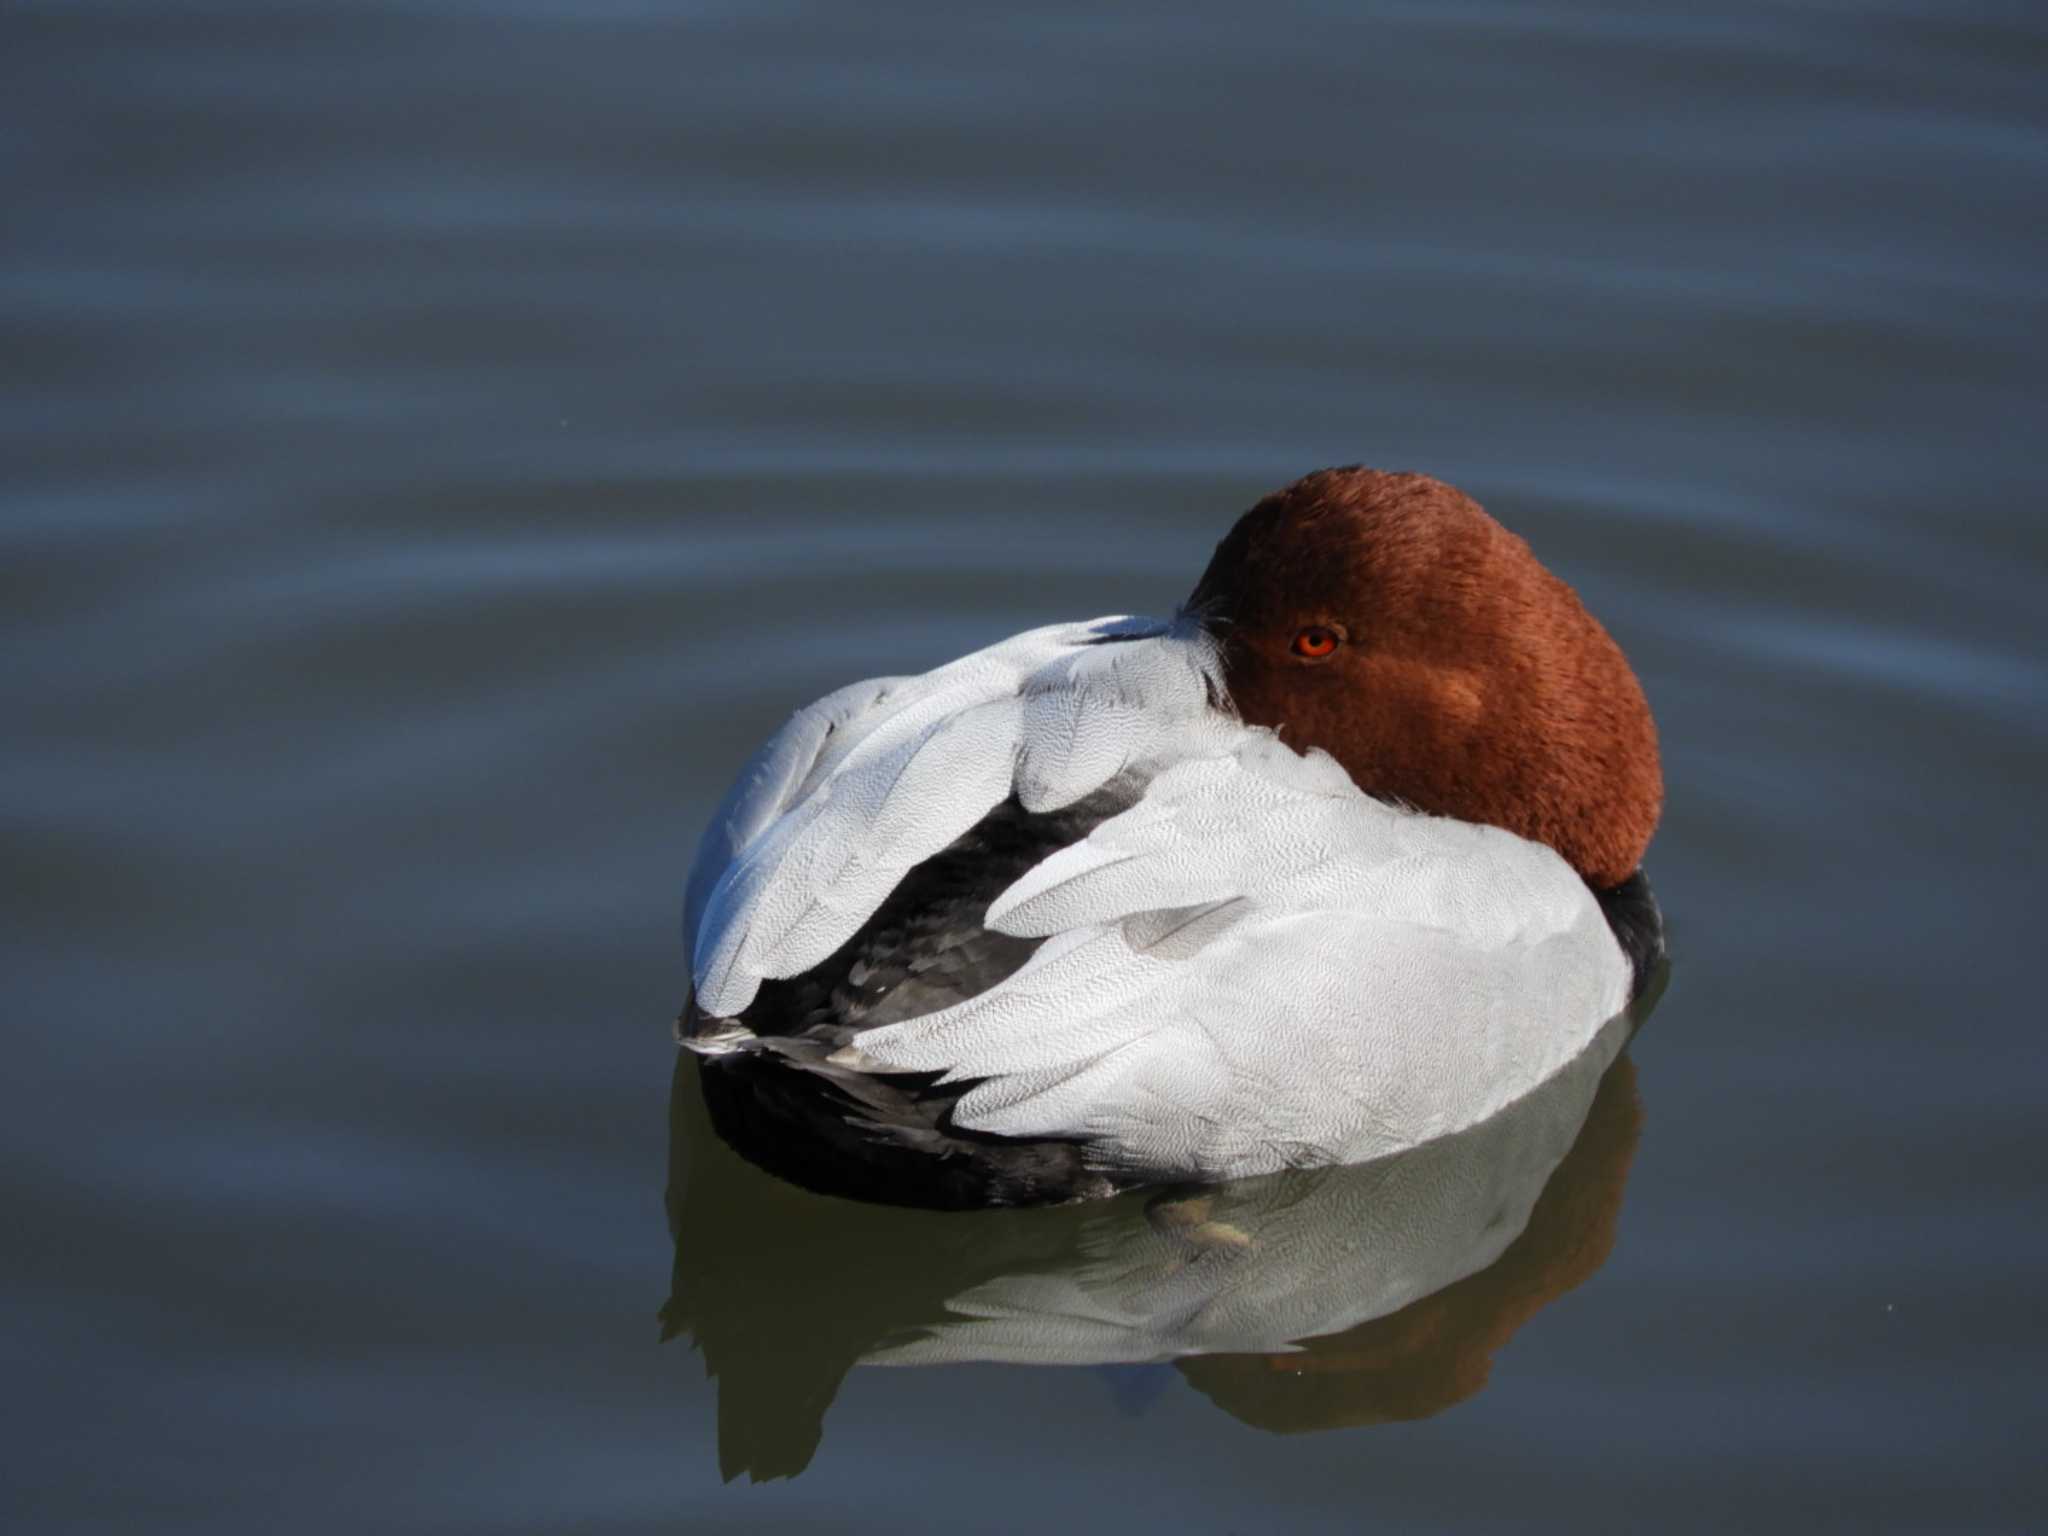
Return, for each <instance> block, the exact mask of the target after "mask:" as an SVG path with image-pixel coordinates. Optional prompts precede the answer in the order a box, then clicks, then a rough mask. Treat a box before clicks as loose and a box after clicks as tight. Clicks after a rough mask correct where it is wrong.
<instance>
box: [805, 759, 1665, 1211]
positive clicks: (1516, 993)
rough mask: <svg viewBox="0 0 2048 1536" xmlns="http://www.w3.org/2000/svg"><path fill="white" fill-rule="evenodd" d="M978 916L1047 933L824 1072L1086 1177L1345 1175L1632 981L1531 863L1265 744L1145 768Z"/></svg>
mask: <svg viewBox="0 0 2048 1536" xmlns="http://www.w3.org/2000/svg"><path fill="white" fill-rule="evenodd" d="M989 924H990V926H991V927H993V928H996V929H998V930H1000V931H1003V932H1006V933H1011V934H1015V935H1018V936H1021V937H1039V938H1043V939H1044V940H1045V942H1044V944H1043V945H1042V946H1041V947H1040V948H1039V950H1038V951H1037V953H1036V954H1035V955H1034V956H1033V957H1032V959H1031V960H1030V961H1029V963H1027V964H1026V965H1025V966H1024V967H1023V969H1022V970H1020V971H1018V972H1017V973H1016V974H1015V975H1013V976H1011V977H1010V978H1009V979H1008V980H1006V981H1004V982H1002V983H1001V984H999V985H997V986H995V987H993V988H992V989H990V990H989V991H987V992H985V993H983V994H981V995H979V996H977V997H974V998H971V999H969V1000H968V1001H966V1002H964V1003H961V1004H959V1005H957V1006H955V1007H952V1008H948V1009H945V1010H943V1011H940V1012H937V1013H932V1014H928V1015H925V1016H923V1017H920V1018H916V1019H912V1020H909V1021H907V1022H904V1023H900V1024H895V1025H891V1026H888V1027H885V1028H881V1029H876V1030H872V1031H869V1032H867V1033H864V1034H862V1035H861V1036H860V1038H859V1040H858V1042H857V1044H856V1046H855V1047H853V1048H851V1049H850V1050H849V1051H848V1052H846V1053H843V1054H844V1056H845V1058H846V1059H847V1060H848V1062H849V1064H857V1065H859V1066H861V1067H864V1068H866V1069H868V1070H871V1071H883V1072H889V1071H921V1072H930V1071H937V1072H943V1073H944V1074H945V1075H946V1078H947V1080H950V1081H973V1082H974V1084H975V1086H973V1087H972V1088H971V1089H970V1090H969V1091H968V1092H967V1093H966V1094H965V1096H964V1097H963V1098H962V1099H961V1100H960V1101H959V1103H958V1105H957V1106H956V1108H955V1112H954V1123H955V1124H956V1125H959V1126H962V1127H965V1128H967V1129H970V1130H976V1131H985V1132H990V1133H996V1134H1002V1135H1010V1136H1020V1137H1078V1138H1086V1139H1087V1140H1089V1141H1090V1142H1091V1143H1092V1145H1093V1147H1094V1149H1095V1152H1094V1155H1095V1156H1097V1157H1098V1158H1099V1159H1100V1161H1101V1162H1102V1164H1103V1165H1104V1166H1106V1167H1122V1168H1128V1169H1130V1170H1133V1171H1140V1172H1142V1171H1146V1170H1173V1171H1176V1172H1213V1173H1216V1174H1219V1175H1220V1174H1226V1173H1227V1174H1230V1175H1232V1176H1241V1175H1245V1174H1251V1173H1258V1172H1265V1171H1271V1170H1275V1169H1279V1168H1284V1167H1288V1166H1301V1165H1311V1164H1319V1163H1327V1162H1353V1161H1357V1160H1359V1159H1361V1158H1366V1157H1372V1156H1377V1155H1380V1154H1383V1153H1386V1152H1391V1151H1396V1150H1400V1149H1401V1148H1404V1147H1407V1146H1412V1145H1415V1144H1417V1143H1419V1142H1422V1141H1426V1140H1429V1139H1431V1138H1432V1137H1435V1136H1439V1135H1444V1134H1448V1133H1450V1132H1452V1131H1455V1130H1458V1129H1461V1128H1463V1127H1464V1126H1467V1125H1470V1124H1473V1123H1475V1122H1476V1121H1478V1120H1480V1119H1482V1118H1484V1117H1485V1116H1487V1115H1489V1114H1492V1113H1493V1112H1495V1111H1496V1110H1498V1109H1499V1108H1500V1107H1501V1106H1502V1105H1504V1104H1506V1103H1508V1102H1509V1101H1511V1100H1512V1099H1514V1098H1516V1097H1518V1096H1519V1095H1521V1094H1522V1093H1525V1092H1527V1091H1528V1090H1529V1089H1531V1088H1532V1087H1533V1086H1535V1084H1537V1083H1538V1082H1540V1081H1542V1080H1543V1079H1544V1078H1546V1077H1548V1076H1549V1075H1550V1074H1551V1073H1552V1072H1554V1071H1555V1070H1557V1069H1558V1068H1559V1067H1561V1066H1562V1065H1563V1064H1564V1063H1565V1062H1567V1061H1569V1060H1570V1059H1571V1058H1572V1057H1573V1056H1575V1055H1577V1054H1578V1053H1579V1052H1580V1051H1581V1050H1582V1049H1583V1048H1584V1046H1585V1044H1586V1042H1587V1041H1588V1040H1590V1039H1591V1038H1592V1037H1593V1035H1594V1034H1595V1032H1596V1031H1597V1030H1598V1028H1599V1027H1600V1025H1601V1024H1602V1023H1604V1022H1605V1021H1606V1020H1607V1019H1609V1018H1611V1017H1613V1016H1614V1015H1615V1014H1617V1013H1619V1012H1620V1011H1621V1009H1622V1008H1623V1007H1624V1006H1625V1004H1626V1001H1627V993H1628V981H1629V975H1628V966H1627V963H1626V961H1625V960H1624V958H1623V957H1622V955H1621V952H1620V950H1619V947H1618V946H1617V945H1616V944H1615V942H1614V940H1613V938H1612V936H1611V935H1610V933H1609V932H1608V929H1607V927H1606V924H1605V921H1604V919H1603V918H1602V916H1601V913H1600V910H1599V907H1598V905H1597V903H1596V902H1595V901H1594V899H1593V897H1592V895H1591V893H1590V892H1589V891H1588V890H1587V889H1586V887H1585V885H1584V884H1583V882H1581V881H1580V880H1579V878H1578V877H1577V875H1576V874H1575V873H1574V872H1573V871H1572V870H1571V868H1570V867H1569V866H1568V865H1566V864H1565V862H1564V861H1563V860H1562V859H1560V858H1559V857H1558V856H1557V855H1556V854H1555V853H1553V852H1552V851H1551V850H1549V849H1547V848H1544V847H1542V846H1541V845H1539V844H1535V843H1530V842H1527V841H1524V840H1523V839H1521V838H1518V837H1515V836H1513V835H1512V834H1510V833H1507V832H1503V831H1499V830H1497V829H1494V828H1490V827H1477V826H1470V825H1467V824H1464V823H1460V822H1454V821H1447V820H1443V819H1440V818H1433V817H1425V816H1419V815H1416V814H1413V813H1410V812H1406V811H1403V810H1400V809H1397V808H1395V807H1391V806H1387V805H1384V804H1382V803H1380V802H1377V801H1374V800H1371V799H1369V798H1367V797H1366V796H1364V795H1362V794H1360V793H1359V791H1358V790H1357V789H1356V788H1355V787H1354V786H1353V785H1352V783H1351V781H1350V780H1349V778H1348V777H1346V775H1345V774H1344V772H1343V770H1342V769H1340V768H1339V767H1338V766H1337V765H1336V764H1335V763H1334V762H1332V761H1331V760H1330V759H1328V758H1327V757H1324V756H1323V755H1322V754H1320V753H1311V754H1310V755H1308V756H1306V757H1303V756H1300V755H1298V754H1296V753H1294V752H1292V751H1291V750H1289V749H1288V748H1287V747H1286V746H1284V745H1283V744H1282V743H1280V742H1279V741H1277V740H1275V739H1273V738H1272V737H1271V736H1269V735H1267V734H1265V733H1263V732H1240V733H1239V734H1238V735H1237V736H1236V738H1235V739H1234V740H1233V741H1232V742H1230V743H1229V744H1228V745H1226V746H1223V747H1222V748H1220V749H1219V750H1216V751H1213V752H1210V753H1208V754H1207V755H1198V756H1195V757H1193V758H1192V759H1190V760H1187V761H1183V762H1181V763H1179V764H1177V765H1176V766H1173V767H1170V768H1167V769H1166V770H1165V771H1163V772H1161V773H1160V774H1159V775H1158V776H1157V777H1156V778H1154V779H1152V780H1151V782H1150V784H1149V786H1148V787H1147V788H1146V790H1145V792H1144V794H1143V796H1142V798H1141V799H1139V800H1138V801H1137V802H1136V803H1135V804H1134V805H1132V806H1131V807H1130V808H1129V809H1128V810H1126V811H1124V812H1122V813H1121V814H1119V815H1117V816H1115V817H1113V818H1111V819H1110V820H1108V821H1106V822H1104V823H1103V824H1102V825H1101V826H1099V827H1098V828H1097V829H1096V830H1095V831H1094V832H1093V833H1092V834H1091V835H1090V836H1089V837H1088V838H1086V839H1085V840H1084V841H1082V842H1079V843H1077V844H1075V845H1073V846H1071V847H1069V848H1067V849H1064V850H1062V851H1061V852H1059V853H1056V854H1054V855H1053V856H1051V857H1050V858H1048V859H1046V860H1045V861H1044V862H1043V863H1041V864H1040V865H1038V866H1037V867H1036V868H1034V869H1033V870H1032V871H1031V872H1030V873H1028V874H1027V875H1025V876H1024V877H1023V878H1022V879H1021V880H1019V881H1018V882H1017V883H1016V884H1015V885H1013V886H1012V887H1011V888H1010V889H1009V890H1007V891H1005V892H1004V893H1003V894H1002V896H1001V897H999V898H998V899H997V900H996V902H995V903H994V904H993V905H992V906H991V908H990V911H989Z"/></svg>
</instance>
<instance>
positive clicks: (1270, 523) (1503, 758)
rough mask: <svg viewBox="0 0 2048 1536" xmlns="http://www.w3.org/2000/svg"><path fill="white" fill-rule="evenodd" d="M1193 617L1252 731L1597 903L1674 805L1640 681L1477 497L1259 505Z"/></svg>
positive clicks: (1331, 473)
mask: <svg viewBox="0 0 2048 1536" xmlns="http://www.w3.org/2000/svg"><path fill="white" fill-rule="evenodd" d="M1189 605H1190V607H1191V608H1193V609H1194V610H1195V611H1196V613H1197V614H1198V615H1199V616H1200V618H1201V620H1202V622H1203V623H1204V625H1205V626H1206V627H1208V628H1209V630H1210V631H1211V633H1213V634H1214V635H1215V636H1216V638H1217V640H1218V641H1219V643H1220V644H1221V647H1222V651H1223V657H1224V675H1225V682H1226V685H1227V687H1228V689H1229V693H1230V698H1231V702H1232V704H1233V706H1234V707H1235V708H1236V710H1237V712H1238V714H1239V715H1240V716H1241V717H1242V718H1243V719H1244V720H1245V721H1246V722H1247V723H1248V724H1252V725H1263V726H1270V727H1271V728H1272V729H1274V730H1275V731H1277V732H1279V733H1280V735H1281V737H1282V739H1284V740H1285V741H1286V742H1287V743H1288V744H1289V745H1291V746H1293V747H1295V748H1297V749H1300V750H1306V749H1307V748H1309V747H1321V748H1322V749H1323V750H1324V751H1326V752H1328V753H1329V754H1330V755H1331V756H1332V757H1334V758H1336V759H1337V761H1338V762H1339V763H1341V764H1343V766H1344V769H1345V771H1346V772H1348V773H1349V774H1350V775H1351V778H1352V781H1353V782H1354V783H1356V784H1357V785H1358V787H1359V788H1360V789H1362V790H1364V791H1365V792H1366V793H1367V794H1370V795H1374V796H1376V797H1379V798H1381V799H1385V800H1392V801H1398V802H1401V803H1403V804H1407V805H1411V806H1414V807H1415V808H1417V809H1418V810H1422V811H1427V812H1430V813H1432V814H1434V815H1439V816H1454V817H1457V818H1458V819H1460V820H1463V821H1473V822H1485V823H1490V824H1491V825H1494V826H1498V827H1505V828H1507V829H1508V830H1509V831H1511V832H1515V833H1518V834H1520V835H1521V836H1523V837H1527V838H1532V839H1534V840H1536V841H1538V842H1543V843H1548V844H1549V845H1550V846H1551V847H1552V848H1555V849H1556V850H1557V851H1558V852H1559V853H1560V854H1562V855H1563V856H1564V857H1565V859H1566V860H1567V861H1569V862H1570V863H1571V865H1572V866H1573V867H1574V868H1576V869H1577V870H1578V871H1579V873H1580V874H1581V875H1582V876H1584V877H1585V879H1586V882H1587V883H1588V884H1589V885H1591V886H1593V887H1594V888H1595V889H1598V890H1605V889H1608V888H1610V887H1612V886H1615V885H1618V884H1620V883H1621V882H1622V881H1623V880H1625V879H1627V878H1628V876H1629V875H1630V874H1631V873H1633V872H1634V870H1635V868H1636V866H1637V865H1638V864H1639V863H1640V862H1641V860H1642V856H1643V850H1644V848H1645V847H1647V846H1648V844H1649V841H1650V835H1651V834H1652V833H1653V832H1654V831H1655V830H1656V826H1657V817H1658V814H1659V812H1660V811H1661V809H1662V806H1663V798H1664V783H1663V775H1662V771H1661V769H1660V768H1659V765H1658V759H1657V730H1656V726H1655V724H1654V722H1653V721H1652V720H1651V718H1650V710H1649V705H1648V704H1647V703H1646V702H1645V701H1644V698H1643V691H1642V688H1641V686H1640V685H1639V684H1638V683H1637V681H1636V677H1635V673H1634V672H1633V671H1631V670H1630V668H1629V664H1628V661H1627V659H1626V658H1625V657H1624V656H1623V655H1622V653H1621V648H1620V647H1619V646H1617V645H1616V644H1615V643H1614V641H1613V639H1612V638H1611V637H1610V636H1609V635H1608V633H1607V631H1606V630H1604V629H1602V628H1601V627H1600V624H1599V622H1598V621H1597V620H1595V619H1594V618H1593V616H1592V615H1591V614H1589V613H1587V612H1586V610H1585V608H1584V607H1583V606H1582V605H1581V604H1580V602H1579V599H1578V595H1577V594H1576V593H1574V592H1573V591H1572V589H1571V588H1570V587H1568V586H1566V585H1565V583H1564V582H1562V581H1560V580H1559V579H1558V578H1557V577H1555V576H1553V575H1552V574H1551V573H1550V572H1549V571H1547V570H1545V569H1544V568H1543V566H1542V564H1541V563H1540V562H1539V561H1538V560H1537V559H1536V557H1535V555H1533V554H1532V553H1531V552H1530V550H1529V546H1528V545H1527V544H1526V543H1524V542H1523V541H1522V540H1521V539H1519V538H1517V537H1516V536H1515V535H1514V534H1512V533H1509V532H1508V531H1507V530H1506V529H1505V528H1503V527H1501V525H1500V524H1499V523H1497V522H1495V521H1494V520H1493V519H1492V518H1491V517H1489V516H1488V515H1487V514H1486V512H1485V511H1484V510H1483V509H1482V508H1481V507H1480V506H1479V504H1478V503H1477V502H1475V501H1473V500H1472V499H1471V498H1470V497H1468V496H1466V495H1464V494H1463V493H1461V492H1459V491H1457V490H1455V489H1453V488H1452V487H1450V486H1448V485H1445V484H1444V483H1443V482H1442V481H1440V480H1433V479H1431V478H1430V477H1429V476H1427V475H1415V474H1385V473H1382V472H1380V471H1378V470H1371V469H1365V468H1359V467H1353V468H1349V469H1328V470H1322V471H1319V472H1318V473H1316V474H1313V475H1309V476H1307V477H1305V478H1303V479H1301V480H1297V481H1296V482H1295V483H1294V484H1293V485H1290V486H1288V487H1287V488H1286V489H1285V490H1281V491H1277V492H1275V493H1274V494H1273V495H1271V496H1268V497H1266V498H1265V500H1263V501H1261V502H1260V503H1259V504H1258V505H1257V506H1255V507H1253V508H1252V509H1251V510H1250V511H1249V512H1247V513H1246V514H1245V515H1244V516H1243V517H1242V518H1240V519H1238V522H1237V526H1236V527H1234V528H1232V529H1231V530H1230V533H1229V534H1228V535H1227V536H1226V537H1225V538H1224V540H1223V542H1222V543H1220V544H1218V545H1217V546H1216V554H1215V557H1214V558H1213V559H1211V560H1210V562H1209V568H1208V570H1207V571H1205V572H1204V573H1203V575H1202V579H1201V581H1200V582H1199V583H1197V585H1196V587H1195V590H1194V594H1193V596H1192V597H1191V598H1190V599H1189Z"/></svg>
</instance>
